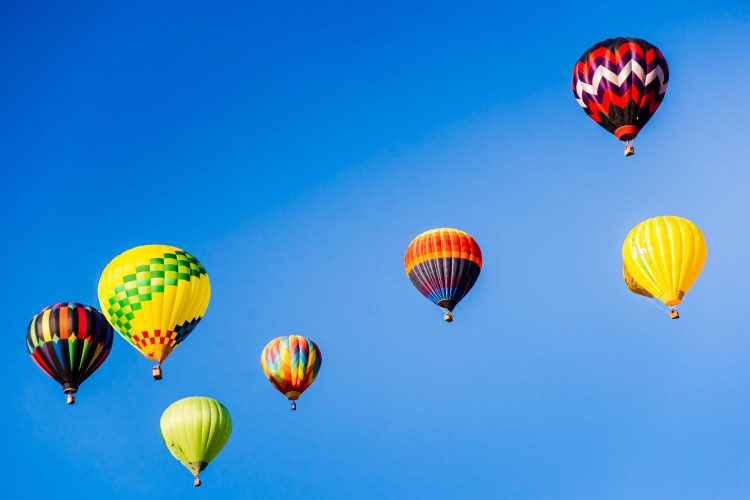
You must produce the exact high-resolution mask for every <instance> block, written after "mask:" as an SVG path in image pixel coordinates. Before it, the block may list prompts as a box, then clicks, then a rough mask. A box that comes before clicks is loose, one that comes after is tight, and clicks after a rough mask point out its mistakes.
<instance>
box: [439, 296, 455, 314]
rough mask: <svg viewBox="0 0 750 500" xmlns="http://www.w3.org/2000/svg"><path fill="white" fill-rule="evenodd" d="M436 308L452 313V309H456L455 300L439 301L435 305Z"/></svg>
mask: <svg viewBox="0 0 750 500" xmlns="http://www.w3.org/2000/svg"><path fill="white" fill-rule="evenodd" d="M437 305H438V307H442V308H443V309H447V310H448V312H452V311H453V308H454V307H456V301H455V300H447V299H444V300H441V301H440V302H438V303H437Z"/></svg>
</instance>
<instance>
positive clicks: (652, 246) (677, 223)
mask: <svg viewBox="0 0 750 500" xmlns="http://www.w3.org/2000/svg"><path fill="white" fill-rule="evenodd" d="M622 258H623V261H624V263H625V272H626V274H629V275H630V276H631V277H632V278H633V280H635V282H636V283H637V284H638V285H639V286H640V287H641V288H643V289H644V290H645V291H646V292H648V293H650V294H651V295H653V296H654V297H656V298H657V299H659V300H660V301H662V302H663V303H664V304H666V305H667V306H669V307H671V308H672V310H673V313H672V317H673V318H674V317H678V315H677V312H676V309H675V308H676V306H677V305H678V304H679V303H680V302H681V301H682V297H683V296H684V295H685V293H687V291H688V290H689V289H690V287H691V286H692V285H693V283H695V280H696V278H698V275H699V274H700V273H701V270H702V269H703V264H704V263H705V262H706V240H705V238H704V237H703V233H701V231H700V229H698V226H696V225H695V224H693V223H692V222H690V221H689V220H687V219H683V218H682V217H675V216H671V215H670V216H663V217H654V218H653V219H648V220H645V221H643V222H641V223H640V224H638V225H637V226H635V227H634V228H633V230H632V231H630V234H628V237H627V238H625V243H624V244H623V246H622Z"/></svg>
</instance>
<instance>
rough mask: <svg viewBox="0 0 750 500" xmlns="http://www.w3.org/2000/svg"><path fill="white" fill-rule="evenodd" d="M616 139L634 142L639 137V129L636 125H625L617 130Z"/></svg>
mask: <svg viewBox="0 0 750 500" xmlns="http://www.w3.org/2000/svg"><path fill="white" fill-rule="evenodd" d="M614 133H615V137H617V138H618V139H620V140H621V141H632V140H633V139H635V136H637V135H638V127H636V126H635V125H623V126H622V127H617V128H616V129H615V132H614Z"/></svg>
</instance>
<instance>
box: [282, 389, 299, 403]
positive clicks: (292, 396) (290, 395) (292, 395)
mask: <svg viewBox="0 0 750 500" xmlns="http://www.w3.org/2000/svg"><path fill="white" fill-rule="evenodd" d="M300 394H302V393H301V392H299V391H289V392H287V393H286V394H284V395H285V396H286V398H287V399H288V400H289V401H297V400H298V399H299V397H300Z"/></svg>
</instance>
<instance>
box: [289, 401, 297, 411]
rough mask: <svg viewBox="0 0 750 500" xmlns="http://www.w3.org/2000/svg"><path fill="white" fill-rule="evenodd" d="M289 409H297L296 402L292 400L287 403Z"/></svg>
mask: <svg viewBox="0 0 750 500" xmlns="http://www.w3.org/2000/svg"><path fill="white" fill-rule="evenodd" d="M289 409H290V410H292V411H297V403H295V402H294V401H292V404H291V405H289Z"/></svg>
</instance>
